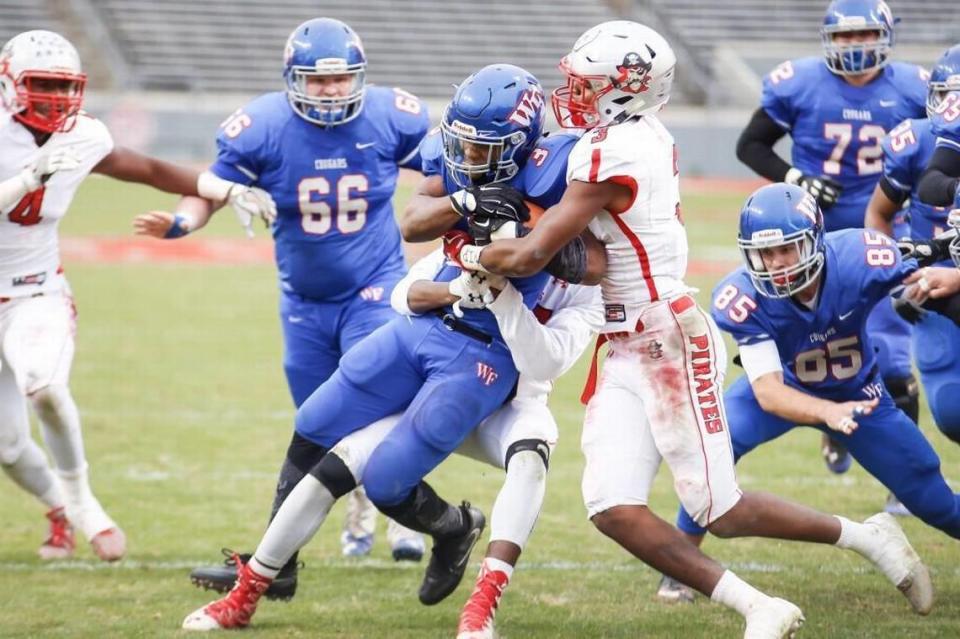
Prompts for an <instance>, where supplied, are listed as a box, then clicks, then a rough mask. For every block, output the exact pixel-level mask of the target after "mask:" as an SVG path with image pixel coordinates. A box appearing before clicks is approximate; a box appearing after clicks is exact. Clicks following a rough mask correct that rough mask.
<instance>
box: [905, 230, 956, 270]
mask: <svg viewBox="0 0 960 639" xmlns="http://www.w3.org/2000/svg"><path fill="white" fill-rule="evenodd" d="M950 239H951V238H950V237H939V238H934V239H932V240H911V239H909V238H903V239H900V240H897V248H898V249H900V255H901V257H903V258H904V259H906V258H911V257H912V258H914V259H916V260H917V263H918V264H919V265H920V266H921V267H923V266H930V265H932V264H936V263H937V262H941V261H943V260H949V259H950Z"/></svg>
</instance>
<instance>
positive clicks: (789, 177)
mask: <svg viewBox="0 0 960 639" xmlns="http://www.w3.org/2000/svg"><path fill="white" fill-rule="evenodd" d="M802 177H803V171H801V170H800V169H798V168H797V167H795V166H791V167H790V170H788V171H787V174H786V175H785V176H783V181H784V182H786V183H787V184H793V185H798V184H800V178H802Z"/></svg>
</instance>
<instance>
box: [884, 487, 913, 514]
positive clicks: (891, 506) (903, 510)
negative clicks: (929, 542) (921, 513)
mask: <svg viewBox="0 0 960 639" xmlns="http://www.w3.org/2000/svg"><path fill="white" fill-rule="evenodd" d="M883 512H885V513H887V514H889V515H893V516H894V517H912V516H913V513H911V512H910V511H909V510H908V509H907V507H906V506H904V505H903V502H901V501H900V500H899V499H897V497H896V495H894V494H893V493H889V494H888V495H887V501H886V503H885V504H883Z"/></svg>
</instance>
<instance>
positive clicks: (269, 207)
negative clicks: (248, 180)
mask: <svg viewBox="0 0 960 639" xmlns="http://www.w3.org/2000/svg"><path fill="white" fill-rule="evenodd" d="M227 202H229V203H230V206H231V207H233V212H234V213H236V215H237V220H239V222H240V226H242V227H243V229H244V231H246V233H247V237H253V220H254V218H260V219H261V220H263V224H264V226H266V227H267V228H270V225H271V224H273V223H274V221H275V220H276V219H277V204H276V202H274V201H273V198H272V197H271V196H270V194H269V193H267V192H266V191H264V190H263V189H261V188H257V187H255V186H243V185H242V184H237V185H234V186H233V187H232V188H231V189H230V191H229V193H228V194H227Z"/></svg>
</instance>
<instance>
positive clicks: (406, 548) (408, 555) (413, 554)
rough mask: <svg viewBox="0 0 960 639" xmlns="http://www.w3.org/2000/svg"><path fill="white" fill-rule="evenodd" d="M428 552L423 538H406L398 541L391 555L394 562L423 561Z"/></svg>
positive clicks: (418, 536)
mask: <svg viewBox="0 0 960 639" xmlns="http://www.w3.org/2000/svg"><path fill="white" fill-rule="evenodd" d="M425 550H426V548H425V546H424V543H423V537H421V536H420V535H417V536H416V537H411V538H405V539H399V540H397V543H395V544H394V545H393V548H392V549H391V553H392V554H393V560H394V561H414V562H416V561H420V560H421V559H423V553H424V551H425Z"/></svg>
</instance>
